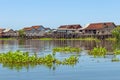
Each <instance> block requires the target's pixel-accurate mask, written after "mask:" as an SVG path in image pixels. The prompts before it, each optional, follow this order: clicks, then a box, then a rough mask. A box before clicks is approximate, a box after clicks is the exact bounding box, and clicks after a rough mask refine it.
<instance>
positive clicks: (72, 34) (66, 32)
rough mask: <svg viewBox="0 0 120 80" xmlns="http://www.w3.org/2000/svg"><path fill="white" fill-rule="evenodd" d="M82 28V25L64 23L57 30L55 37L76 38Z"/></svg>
mask: <svg viewBox="0 0 120 80" xmlns="http://www.w3.org/2000/svg"><path fill="white" fill-rule="evenodd" d="M80 28H82V27H81V25H79V24H76V25H62V26H60V27H59V28H58V29H57V30H56V32H54V37H56V38H76V37H77V33H78V32H79V31H78V29H80Z"/></svg>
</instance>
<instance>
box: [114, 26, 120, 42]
mask: <svg viewBox="0 0 120 80" xmlns="http://www.w3.org/2000/svg"><path fill="white" fill-rule="evenodd" d="M112 35H113V36H114V37H115V38H116V40H117V41H120V26H118V27H116V28H114V29H113V30H112Z"/></svg>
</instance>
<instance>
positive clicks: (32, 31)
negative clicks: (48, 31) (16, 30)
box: [23, 25, 45, 37]
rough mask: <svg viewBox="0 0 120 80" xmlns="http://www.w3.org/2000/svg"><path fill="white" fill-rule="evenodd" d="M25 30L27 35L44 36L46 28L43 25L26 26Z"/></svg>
mask: <svg viewBox="0 0 120 80" xmlns="http://www.w3.org/2000/svg"><path fill="white" fill-rule="evenodd" d="M23 30H24V31H25V35H26V37H42V36H44V34H45V28H44V27H43V26H42V25H37V26H32V27H26V28H24V29H23Z"/></svg>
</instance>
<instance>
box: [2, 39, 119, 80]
mask: <svg viewBox="0 0 120 80" xmlns="http://www.w3.org/2000/svg"><path fill="white" fill-rule="evenodd" d="M114 44H115V43H114V42H113V41H100V42H96V41H77V40H62V41H59V40H55V41H40V40H0V53H3V52H7V51H16V50H21V51H28V52H30V54H31V55H32V54H33V53H37V54H38V55H39V56H41V55H46V54H50V53H52V49H53V48H54V47H65V46H71V47H80V48H81V49H82V52H80V53H79V54H74V55H79V56H80V57H79V62H78V63H77V64H76V65H54V66H52V67H49V66H44V65H26V66H24V67H19V65H16V67H13V66H8V65H3V64H0V80H120V76H119V74H120V62H112V61H111V60H112V58H113V57H114V55H106V56H105V57H99V58H94V57H93V56H90V55H88V50H91V49H93V48H94V47H96V46H102V47H105V48H106V49H107V50H108V51H109V52H111V51H113V49H114ZM69 55H73V54H71V53H70V54H64V53H57V54H56V57H58V58H64V57H67V56H69Z"/></svg>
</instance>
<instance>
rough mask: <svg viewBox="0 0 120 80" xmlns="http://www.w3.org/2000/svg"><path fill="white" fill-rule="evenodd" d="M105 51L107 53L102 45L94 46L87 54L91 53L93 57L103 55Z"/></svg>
mask: <svg viewBox="0 0 120 80" xmlns="http://www.w3.org/2000/svg"><path fill="white" fill-rule="evenodd" d="M106 53H107V50H106V48H102V47H95V48H94V49H92V50H91V51H90V52H89V54H90V55H93V56H94V57H104V56H105V55H106Z"/></svg>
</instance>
